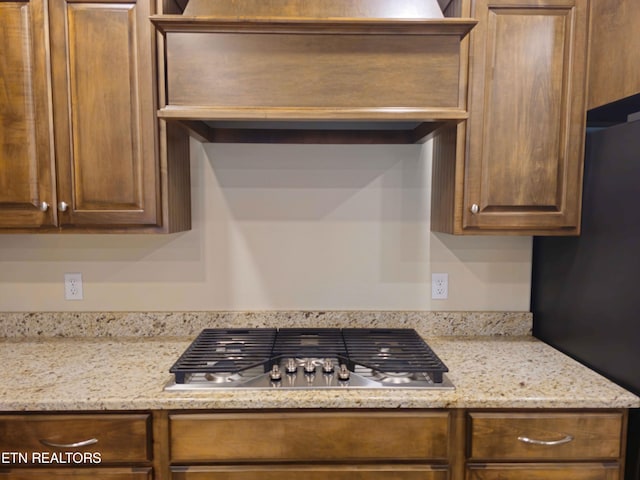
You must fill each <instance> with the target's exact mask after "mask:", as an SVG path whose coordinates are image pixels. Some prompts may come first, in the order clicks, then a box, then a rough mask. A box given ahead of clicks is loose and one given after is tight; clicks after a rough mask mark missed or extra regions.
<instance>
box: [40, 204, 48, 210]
mask: <svg viewBox="0 0 640 480" xmlns="http://www.w3.org/2000/svg"><path fill="white" fill-rule="evenodd" d="M47 210H49V204H48V203H47V202H42V203H41V204H40V211H41V212H46V211H47Z"/></svg>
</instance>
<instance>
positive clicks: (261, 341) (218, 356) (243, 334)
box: [169, 328, 277, 383]
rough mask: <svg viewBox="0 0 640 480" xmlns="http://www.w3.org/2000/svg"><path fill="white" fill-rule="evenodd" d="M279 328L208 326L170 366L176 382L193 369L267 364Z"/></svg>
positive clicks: (238, 368)
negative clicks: (222, 327)
mask: <svg viewBox="0 0 640 480" xmlns="http://www.w3.org/2000/svg"><path fill="white" fill-rule="evenodd" d="M276 332H277V330H276V329H275V328H249V329H217V328H208V329H204V330H203V331H202V332H200V335H198V336H197V337H196V339H195V340H194V341H193V342H192V343H191V345H189V347H188V348H187V350H185V352H184V353H183V354H182V355H181V356H180V358H178V360H177V361H176V363H174V364H173V366H172V367H171V368H170V370H169V371H170V372H171V373H173V374H175V378H176V383H185V381H186V380H187V375H190V374H193V373H226V374H230V373H237V372H241V371H243V370H246V369H249V368H252V367H255V366H257V365H263V364H266V363H267V362H268V361H269V358H271V356H272V353H271V352H272V349H273V342H274V339H275V337H276Z"/></svg>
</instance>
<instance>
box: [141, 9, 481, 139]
mask: <svg viewBox="0 0 640 480" xmlns="http://www.w3.org/2000/svg"><path fill="white" fill-rule="evenodd" d="M151 20H152V22H153V23H154V24H155V25H156V27H157V29H158V31H159V32H160V33H161V34H162V42H163V45H161V48H160V49H159V51H160V52H162V53H163V54H164V56H163V57H161V58H160V62H159V65H160V70H161V71H160V75H159V79H160V83H161V84H160V88H159V91H160V95H161V105H160V109H159V110H158V117H159V118H161V119H164V120H168V121H179V122H181V123H183V124H184V125H185V126H187V127H188V128H189V130H190V131H191V132H192V134H194V135H195V136H196V137H197V138H199V139H200V140H202V141H207V142H248V143H255V142H259V143H278V142H285V143H415V142H419V141H421V140H422V139H423V138H424V137H425V136H426V135H428V134H429V133H430V132H431V131H433V130H434V129H435V128H437V127H438V126H440V125H441V124H442V122H458V121H462V120H465V119H466V118H468V113H467V109H466V78H465V77H466V76H465V75H464V72H466V61H467V60H466V59H465V58H462V55H461V51H462V49H461V41H462V39H463V38H464V37H465V36H466V35H467V33H468V32H469V31H470V30H471V29H472V28H473V26H474V25H475V23H476V21H475V20H472V19H460V18H443V17H442V13H441V10H440V9H439V7H438V4H437V3H436V0H349V1H345V0H313V1H309V0H190V1H189V2H188V3H187V4H182V5H181V8H180V11H179V12H177V13H172V14H163V15H155V16H152V17H151Z"/></svg>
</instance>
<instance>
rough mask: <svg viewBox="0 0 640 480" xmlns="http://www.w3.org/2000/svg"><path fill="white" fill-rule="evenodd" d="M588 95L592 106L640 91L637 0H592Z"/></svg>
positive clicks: (639, 20)
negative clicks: (636, 43)
mask: <svg viewBox="0 0 640 480" xmlns="http://www.w3.org/2000/svg"><path fill="white" fill-rule="evenodd" d="M590 8H591V14H590V15H589V19H590V23H591V32H590V37H589V51H590V54H589V55H590V62H589V98H588V102H587V108H588V109H592V108H596V107H600V106H602V105H606V104H607V103H611V102H614V101H616V100H620V99H622V98H625V97H629V96H631V95H637V94H638V93H640V49H638V48H636V47H632V45H633V42H634V39H635V41H636V42H637V38H638V25H640V2H638V0H591V2H590Z"/></svg>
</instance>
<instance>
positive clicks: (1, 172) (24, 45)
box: [0, 0, 56, 228]
mask: <svg viewBox="0 0 640 480" xmlns="http://www.w3.org/2000/svg"><path fill="white" fill-rule="evenodd" d="M45 27H46V15H45V11H44V5H43V2H42V0H28V1H22V2H20V1H18V2H0V44H1V45H2V54H0V228H2V227H40V226H49V225H53V224H54V223H55V221H56V213H55V209H54V208H48V209H47V210H45V211H41V210H40V205H41V203H42V202H46V203H47V204H49V205H53V204H55V197H54V195H53V177H52V172H53V164H52V162H53V157H52V150H51V121H50V106H49V93H48V92H49V84H48V81H47V78H48V74H47V66H46V50H47V45H48V41H47V38H46V28H45Z"/></svg>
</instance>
